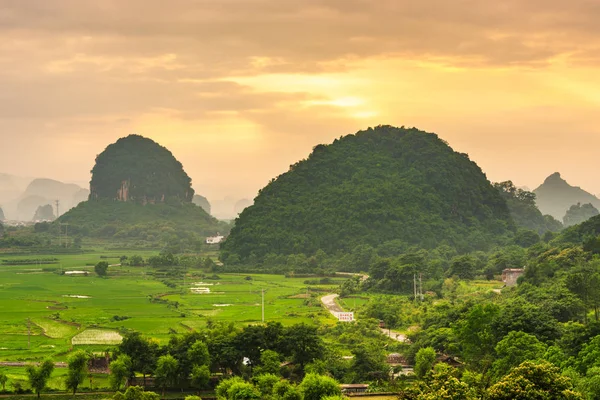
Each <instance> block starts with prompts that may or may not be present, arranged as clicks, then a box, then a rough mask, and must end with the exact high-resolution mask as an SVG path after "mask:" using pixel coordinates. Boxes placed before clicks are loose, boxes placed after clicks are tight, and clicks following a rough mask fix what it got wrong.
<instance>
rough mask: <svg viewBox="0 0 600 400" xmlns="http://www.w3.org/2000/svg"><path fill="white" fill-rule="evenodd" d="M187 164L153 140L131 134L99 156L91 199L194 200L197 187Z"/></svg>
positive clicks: (146, 201)
mask: <svg viewBox="0 0 600 400" xmlns="http://www.w3.org/2000/svg"><path fill="white" fill-rule="evenodd" d="M191 183H192V180H191V179H190V177H189V176H188V175H187V174H186V173H185V171H184V170H183V166H182V165H181V163H180V162H179V161H177V160H176V159H175V157H173V154H171V152H170V151H169V150H167V149H166V148H164V147H162V146H160V145H159V144H157V143H156V142H154V141H152V140H151V139H148V138H145V137H142V136H139V135H129V136H127V137H125V138H121V139H119V140H117V141H116V142H115V143H113V144H111V145H109V146H108V147H107V148H106V149H105V150H104V151H103V152H102V153H100V154H99V155H98V156H97V157H96V164H95V165H94V168H93V169H92V180H91V181H90V192H91V193H90V200H101V199H105V200H116V199H118V200H121V201H134V202H138V203H140V204H146V203H148V202H150V203H153V202H157V203H158V202H164V201H165V200H166V199H169V198H177V199H179V200H180V201H183V202H191V201H192V198H193V196H194V189H192V187H191Z"/></svg>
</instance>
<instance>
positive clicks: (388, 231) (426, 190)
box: [221, 126, 515, 262]
mask: <svg viewBox="0 0 600 400" xmlns="http://www.w3.org/2000/svg"><path fill="white" fill-rule="evenodd" d="M514 231H515V226H514V223H513V221H512V219H511V217H510V212H509V209H508V207H507V204H506V201H505V200H504V198H503V197H502V195H501V194H500V193H499V192H498V190H496V189H495V188H494V187H493V186H492V185H491V183H490V182H489V181H488V180H487V178H486V176H485V174H484V173H483V172H482V171H481V169H480V168H479V167H478V166H477V165H476V164H475V163H474V162H473V161H471V160H469V158H468V156H467V155H466V154H461V153H457V152H455V151H453V150H452V149H451V148H450V146H448V144H447V143H445V142H444V141H443V140H441V139H439V138H438V136H437V135H435V134H432V133H427V132H422V131H419V130H417V129H414V128H412V129H405V128H395V127H391V126H379V127H376V128H374V129H373V128H369V129H368V130H365V131H361V132H358V133H356V134H355V135H348V136H345V137H342V138H340V139H337V140H335V141H334V142H333V144H331V145H319V146H316V147H315V148H314V150H313V152H312V154H311V155H310V156H309V157H308V159H306V160H303V161H300V162H298V163H296V164H294V165H292V166H291V167H290V170H289V171H288V172H287V173H285V174H283V175H281V176H279V177H277V178H276V179H274V180H272V181H271V182H270V183H269V184H268V185H267V186H266V187H265V188H263V189H262V190H261V191H260V192H259V194H258V196H257V197H256V199H255V202H254V205H253V206H250V207H248V208H247V209H245V210H244V211H243V212H242V213H241V214H240V216H239V218H238V219H237V220H236V223H235V227H234V228H233V229H232V231H231V235H230V236H229V237H228V238H227V240H226V242H225V243H224V244H223V245H222V247H221V248H222V257H223V259H224V260H225V261H228V260H229V262H232V261H234V260H235V261H237V260H241V261H242V262H244V261H255V260H257V261H260V260H264V259H265V256H267V255H268V254H278V255H289V254H304V255H307V256H311V255H314V254H316V253H317V252H318V251H319V250H320V251H324V252H325V253H327V254H335V253H338V252H348V251H351V250H353V249H354V248H356V247H357V246H360V245H369V246H374V247H379V246H386V244H389V243H390V242H392V241H393V242H395V243H402V244H403V245H404V246H407V247H408V246H413V245H416V246H420V247H423V248H435V247H438V246H440V245H448V246H451V247H452V248H455V249H458V250H459V251H461V252H464V251H469V250H476V249H479V250H483V249H487V248H489V247H490V246H492V245H493V244H497V243H500V242H503V241H505V240H506V238H507V237H510V236H512V235H513V233H514Z"/></svg>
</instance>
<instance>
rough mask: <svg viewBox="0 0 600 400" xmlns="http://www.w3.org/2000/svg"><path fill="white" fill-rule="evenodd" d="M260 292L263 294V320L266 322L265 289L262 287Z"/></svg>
mask: <svg viewBox="0 0 600 400" xmlns="http://www.w3.org/2000/svg"><path fill="white" fill-rule="evenodd" d="M260 293H261V295H262V322H265V289H261V290H260Z"/></svg>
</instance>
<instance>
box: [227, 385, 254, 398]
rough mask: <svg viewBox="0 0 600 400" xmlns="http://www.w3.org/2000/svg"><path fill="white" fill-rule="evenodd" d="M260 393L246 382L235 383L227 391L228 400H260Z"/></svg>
mask: <svg viewBox="0 0 600 400" xmlns="http://www.w3.org/2000/svg"><path fill="white" fill-rule="evenodd" d="M260 398H261V396H260V392H259V391H258V390H257V389H256V388H255V387H254V386H252V384H250V383H248V382H243V381H242V382H235V383H234V384H233V385H231V386H230V387H229V389H228V390H227V399H228V400H260Z"/></svg>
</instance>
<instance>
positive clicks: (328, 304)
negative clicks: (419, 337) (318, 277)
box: [321, 275, 407, 342]
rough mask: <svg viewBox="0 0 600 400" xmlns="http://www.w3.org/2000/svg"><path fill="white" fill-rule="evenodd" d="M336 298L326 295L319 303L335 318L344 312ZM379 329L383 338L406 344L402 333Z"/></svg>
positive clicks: (333, 295) (335, 296) (335, 295)
mask: <svg viewBox="0 0 600 400" xmlns="http://www.w3.org/2000/svg"><path fill="white" fill-rule="evenodd" d="M364 276H366V275H364ZM365 279H366V278H365ZM338 297H339V294H328V295H326V296H323V297H321V303H322V304H323V306H324V307H325V308H326V309H327V311H329V312H330V313H331V315H333V316H334V317H335V318H337V313H340V312H344V310H343V309H342V307H340V305H339V304H338V303H336V301H335V299H336V298H338ZM379 329H380V330H381V333H383V334H384V335H385V336H389V337H390V339H394V340H397V341H398V342H407V339H406V335H405V334H403V333H400V332H397V331H392V330H389V329H385V328H379Z"/></svg>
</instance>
